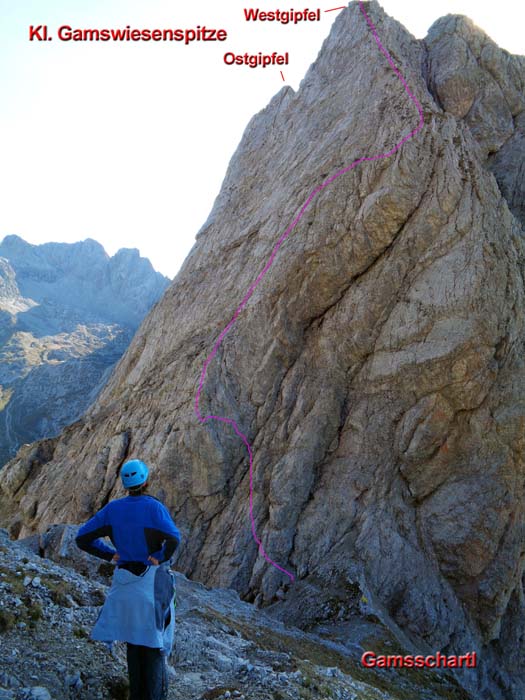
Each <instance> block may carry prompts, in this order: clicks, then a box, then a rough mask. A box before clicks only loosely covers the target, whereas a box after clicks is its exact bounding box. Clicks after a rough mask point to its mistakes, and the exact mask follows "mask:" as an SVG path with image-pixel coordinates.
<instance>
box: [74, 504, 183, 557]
mask: <svg viewBox="0 0 525 700" xmlns="http://www.w3.org/2000/svg"><path fill="white" fill-rule="evenodd" d="M102 537H109V538H110V540H111V542H112V543H113V545H114V547H115V549H112V548H111V547H109V546H108V545H107V544H106V543H105V542H103V540H102V539H101V538H102ZM76 543H77V546H78V547H80V549H83V550H84V551H86V552H89V554H93V555H95V556H96V557H100V558H101V559H105V560H106V561H111V559H112V558H113V556H114V555H115V554H116V553H118V554H119V564H123V563H125V562H141V563H143V564H146V565H149V563H150V562H149V560H148V557H150V556H151V557H154V558H155V559H158V560H159V562H163V561H168V560H169V559H170V558H171V556H172V554H173V552H174V551H175V548H176V547H177V545H178V544H179V543H180V532H179V530H178V528H177V526H176V525H175V523H174V522H173V520H172V518H171V516H170V514H169V512H168V510H167V508H166V507H165V506H164V505H163V504H162V503H161V502H160V501H158V500H157V499H156V498H153V497H152V496H145V495H144V496H126V497H124V498H119V499H117V500H115V501H110V502H109V503H108V504H107V505H106V506H104V508H102V509H101V510H99V511H98V513H96V515H94V516H93V517H92V518H90V519H89V520H88V521H87V523H85V524H84V525H82V527H81V528H80V529H79V531H78V534H77V537H76Z"/></svg>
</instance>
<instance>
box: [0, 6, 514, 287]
mask: <svg viewBox="0 0 525 700" xmlns="http://www.w3.org/2000/svg"><path fill="white" fill-rule="evenodd" d="M295 4H297V3H295ZM340 4H341V5H342V4H344V3H339V2H332V1H330V0H328V1H327V2H324V3H321V4H319V5H314V7H315V8H317V7H320V8H321V9H322V10H325V9H329V8H331V7H337V6H338V5H340ZM382 4H383V7H384V8H385V9H386V11H387V12H388V13H389V14H391V15H393V16H395V17H396V18H397V19H398V20H400V21H401V22H403V24H405V26H407V28H408V29H409V30H410V31H412V33H413V34H415V35H416V36H418V37H421V36H424V35H425V33H426V30H427V29H428V27H429V26H430V24H432V22H433V21H434V20H435V19H437V17H439V16H442V15H444V14H447V13H449V12H454V13H460V14H467V15H469V16H470V17H471V18H472V19H473V20H474V21H475V22H476V23H477V24H478V25H479V26H481V27H482V28H484V29H485V30H486V31H487V32H488V33H489V34H490V35H491V36H492V37H493V38H494V39H495V40H496V41H497V42H498V43H499V44H500V45H501V46H503V47H504V48H506V49H508V50H509V51H512V52H515V53H522V54H523V53H525V39H524V38H523V36H524V35H523V27H524V26H525V11H524V9H523V3H521V2H515V1H513V2H506V1H505V0H500V2H498V3H493V2H491V3H489V2H479V1H477V2H474V1H473V0H443V1H442V2H440V3H423V2H421V0H417V1H416V0H385V1H384V2H383V3H382ZM251 6H253V7H259V8H261V9H264V10H271V9H275V8H276V7H280V8H282V9H289V7H291V6H294V3H293V2H286V3H281V4H280V3H274V2H269V1H268V0H259V2H256V3H253V5H250V4H248V3H244V2H239V1H238V0H229V2H228V3H218V2H216V0H201V1H200V2H199V3H189V2H188V3H181V2H180V1H179V2H175V0H148V1H147V2H146V0H75V1H72V0H46V2H45V3H44V2H42V0H0V94H1V95H2V100H1V102H0V192H1V206H0V239H1V238H2V237H3V236H4V235H7V234H9V233H16V234H18V235H20V236H22V237H23V238H25V239H26V240H29V241H31V242H34V243H38V242H44V241H50V240H56V241H76V240H81V239H84V238H87V237H91V238H95V239H97V240H98V241H100V242H101V243H102V244H103V245H104V247H105V248H106V250H107V251H108V253H110V254H113V253H114V252H115V251H116V250H117V249H118V248H120V247H135V248H139V249H140V251H141V253H142V254H143V255H145V256H147V257H149V258H150V259H151V261H152V262H153V264H154V266H155V267H156V268H157V269H159V270H160V271H162V272H164V273H165V274H167V275H169V276H173V275H174V274H175V273H176V271H177V270H178V268H179V267H180V264H181V263H182V260H183V259H184V257H185V255H186V254H187V252H188V250H189V249H190V247H191V245H192V243H193V240H194V237H195V234H196V233H197V231H198V229H199V227H200V226H201V224H202V223H203V222H204V221H205V219H206V217H207V215H208V212H209V210H210V208H211V205H212V203H213V199H214V198H215V196H216V194H217V192H218V190H219V187H220V184H221V181H222V178H223V176H224V172H225V169H226V166H227V164H228V161H229V159H230V157H231V155H232V153H233V151H234V149H235V147H236V146H237V144H238V142H239V139H240V137H241V135H242V131H243V129H244V127H245V126H246V123H247V122H248V120H249V119H250V117H251V116H252V115H253V114H254V113H255V112H257V111H258V110H260V109H261V108H262V107H264V106H265V105H266V104H267V102H268V101H269V99H270V98H271V97H272V95H273V94H275V92H277V91H278V90H279V89H280V88H281V87H282V85H283V84H284V83H283V82H282V79H281V77H280V74H279V69H278V68H266V69H264V70H263V69H249V68H244V67H237V66H232V67H227V66H225V65H224V63H223V60H222V57H223V54H224V53H225V52H226V51H234V52H237V53H244V52H246V51H248V52H253V53H257V52H258V51H264V52H269V53H271V52H272V51H279V52H284V51H288V52H289V53H290V56H291V65H290V66H287V67H286V68H285V69H283V72H284V75H285V78H286V82H287V83H288V84H289V85H291V86H292V87H293V88H294V89H296V88H297V87H298V84H299V82H300V80H301V79H302V77H303V75H304V73H305V71H306V69H307V68H308V66H309V65H310V63H312V61H313V60H314V59H315V58H316V56H317V53H318V51H319V48H320V46H321V43H322V41H323V40H324V38H325V37H326V35H327V34H328V32H329V30H330V25H331V23H332V22H333V20H334V19H335V16H336V14H337V13H336V12H332V13H324V12H323V13H322V21H321V22H320V23H311V24H305V25H304V26H292V25H287V26H281V25H277V24H269V23H267V24H262V23H260V24H257V25H256V24H253V23H247V22H245V20H244V15H243V8H244V7H251ZM301 9H302V8H301ZM30 24H35V25H36V24H48V25H49V27H50V31H51V33H56V30H57V29H58V27H59V26H60V25H64V24H69V25H71V26H73V27H93V28H95V27H97V28H103V27H125V26H126V25H127V24H130V25H132V26H138V27H148V28H155V27H160V28H165V27H193V26H195V25H197V24H201V25H206V26H208V27H215V28H224V29H226V30H227V31H228V40H227V41H226V42H224V43H209V44H196V43H195V44H193V45H191V46H187V47H185V46H182V45H180V44H178V43H172V44H170V43H160V42H159V43H143V42H137V43H133V42H130V43H118V44H117V43H102V42H100V43H92V44H89V43H74V42H71V43H64V42H60V41H58V39H56V38H55V40H54V41H52V42H42V43H39V42H29V41H28V39H27V35H28V26H29V25H30ZM278 234H279V232H276V235H278Z"/></svg>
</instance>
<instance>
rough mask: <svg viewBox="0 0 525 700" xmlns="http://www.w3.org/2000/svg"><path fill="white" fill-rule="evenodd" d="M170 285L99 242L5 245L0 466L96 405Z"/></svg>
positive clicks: (135, 255)
mask: <svg viewBox="0 0 525 700" xmlns="http://www.w3.org/2000/svg"><path fill="white" fill-rule="evenodd" d="M167 284H168V280H167V279H166V278H165V277H163V276H162V275H160V274H159V273H157V272H155V271H154V270H153V268H152V267H151V264H150V263H149V261H148V260H146V259H144V258H141V257H140V256H139V252H138V251H137V250H125V249H122V250H119V251H118V253H117V254H116V255H114V256H113V257H112V258H109V257H108V255H107V254H106V253H105V251H104V249H103V248H102V246H101V245H100V244H99V243H97V242H96V241H93V240H89V239H88V240H86V241H83V242H82V243H75V244H67V243H46V244H44V245H39V246H35V245H31V244H29V243H26V242H25V241H23V240H22V239H21V238H19V237H18V236H7V237H6V238H4V240H3V241H2V242H1V243H0V467H1V466H2V465H3V464H4V463H5V462H6V461H7V459H9V457H12V456H13V455H14V454H15V453H16V451H17V449H18V448H19V447H20V445H21V444H23V443H27V442H32V441H34V440H37V439H40V438H43V437H49V436H54V435H57V434H58V433H59V432H60V430H62V428H64V426H66V425H68V423H71V422H72V421H74V420H76V419H77V418H78V417H79V416H80V415H82V413H83V412H84V411H85V410H86V408H87V407H88V406H89V405H90V404H91V403H92V402H93V401H94V399H95V398H96V396H97V394H98V392H99V391H100V389H101V388H102V386H103V385H104V383H105V381H106V380H107V378H108V376H109V373H110V372H111V369H112V368H113V366H114V365H115V363H116V361H117V360H118V359H119V358H120V356H121V355H122V353H123V352H124V350H125V349H126V348H127V346H128V345H129V342H130V340H131V338H132V335H133V333H134V331H135V330H136V328H137V327H138V325H139V323H140V321H141V320H142V318H143V317H144V316H145V315H146V313H147V312H148V311H149V309H150V308H151V306H152V305H153V304H154V303H155V302H156V301H157V300H158V299H159V297H160V296H161V294H162V292H163V291H164V289H165V288H166V286H167Z"/></svg>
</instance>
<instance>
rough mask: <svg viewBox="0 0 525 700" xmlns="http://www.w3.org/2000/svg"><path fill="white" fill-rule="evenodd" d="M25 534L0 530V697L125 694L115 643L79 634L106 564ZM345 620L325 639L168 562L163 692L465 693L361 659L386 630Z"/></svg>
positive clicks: (301, 697) (414, 696)
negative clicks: (170, 617) (171, 583)
mask: <svg viewBox="0 0 525 700" xmlns="http://www.w3.org/2000/svg"><path fill="white" fill-rule="evenodd" d="M66 540H67V541H66ZM54 542H55V544H56V542H57V540H56V538H55V540H54ZM70 543H71V538H69V540H68V539H67V538H63V537H62V539H61V540H60V546H61V549H60V547H59V548H54V547H53V546H50V547H48V548H47V549H46V548H44V550H42V548H41V549H40V552H41V553H42V552H43V551H46V552H47V553H49V554H53V555H54V556H55V558H60V556H62V555H64V554H66V553H67V551H66V550H67V546H69V544H70ZM35 544H36V542H35V540H33V541H31V540H30V541H28V542H26V543H22V542H12V541H10V540H9V538H8V536H7V533H6V532H5V531H0V640H1V641H0V700H50V699H53V700H61V699H62V698H68V699H69V698H78V700H99V699H100V700H102V699H103V698H115V699H120V698H122V699H124V698H127V680H126V662H125V647H124V645H123V644H115V645H114V647H113V649H112V650H111V651H110V650H108V649H107V648H106V647H105V646H104V645H103V644H100V643H98V642H93V641H91V640H90V639H89V634H90V629H91V627H92V625H93V624H94V621H95V619H96V617H97V614H98V612H99V610H100V605H101V604H102V603H103V601H104V596H105V592H106V589H107V583H108V578H107V574H108V573H110V571H108V567H109V569H111V566H110V565H105V564H102V567H98V568H96V567H97V566H98V564H96V561H95V560H91V561H89V560H88V559H87V558H83V555H76V554H75V552H72V557H71V562H72V563H73V564H75V566H76V567H77V568H82V562H84V563H85V565H86V566H87V567H88V568H89V571H88V570H85V572H86V573H87V574H89V575H88V576H84V575H82V574H80V573H79V572H78V571H76V570H74V569H72V568H69V567H65V566H62V565H61V564H58V563H57V562H55V561H52V560H51V559H48V558H47V557H42V556H40V555H38V554H36V553H35V549H36V547H35ZM40 544H42V541H40ZM47 544H48V545H49V540H48V542H47ZM52 544H53V542H51V545H52ZM66 545H67V546H66ZM63 558H64V560H65V557H63ZM352 627H354V629H355V630H356V633H355V638H354V640H353V641H351V642H350V643H347V644H346V645H345V644H343V643H339V644H337V643H334V642H330V641H329V640H328V639H322V638H321V637H320V636H318V635H315V634H306V633H304V632H301V631H299V630H298V629H295V628H289V627H286V626H285V625H284V624H282V623H281V622H279V621H277V620H276V619H275V618H274V617H272V616H270V615H268V614H267V613H265V612H263V611H261V610H257V609H256V608H255V607H254V606H253V605H250V604H247V603H244V602H242V601H241V600H240V599H239V597H238V595H237V594H236V593H235V592H234V591H232V590H220V589H215V590H210V589H207V588H205V587H204V586H202V585H201V584H199V583H195V582H192V581H190V580H188V579H187V578H185V577H184V576H183V575H181V574H177V628H176V637H175V645H174V651H173V653H172V656H171V658H170V659H169V673H170V679H171V682H170V692H169V698H170V700H216V699H218V698H232V699H233V698H239V700H243V699H245V700H248V699H249V700H288V699H289V700H313V699H314V698H315V699H316V700H317V699H319V700H358V699H359V700H433V699H439V698H443V699H445V698H448V699H451V700H452V699H453V700H467V699H468V698H469V697H470V696H468V695H467V694H465V693H464V692H463V691H462V690H460V689H459V688H458V686H457V685H456V683H455V682H454V681H453V680H451V679H450V678H448V677H446V676H440V675H437V674H430V673H420V672H417V673H409V672H407V671H405V672H404V673H401V672H399V671H393V670H391V671H388V672H385V671H382V672H379V671H377V672H376V671H371V670H368V669H364V668H363V667H361V666H360V664H359V658H360V655H361V653H362V651H363V649H364V648H374V647H375V648H376V650H378V648H379V647H381V646H383V648H384V649H385V650H386V649H388V648H389V649H390V651H393V650H394V649H395V642H394V640H393V639H388V638H387V637H386V636H385V634H386V633H385V632H384V630H382V629H381V627H380V625H379V624H378V623H377V621H374V620H373V618H370V620H369V621H368V622H367V620H366V619H365V618H362V619H361V621H360V622H359V623H358V621H357V619H356V624H355V625H352ZM357 630H359V633H357ZM350 636H351V635H350Z"/></svg>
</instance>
